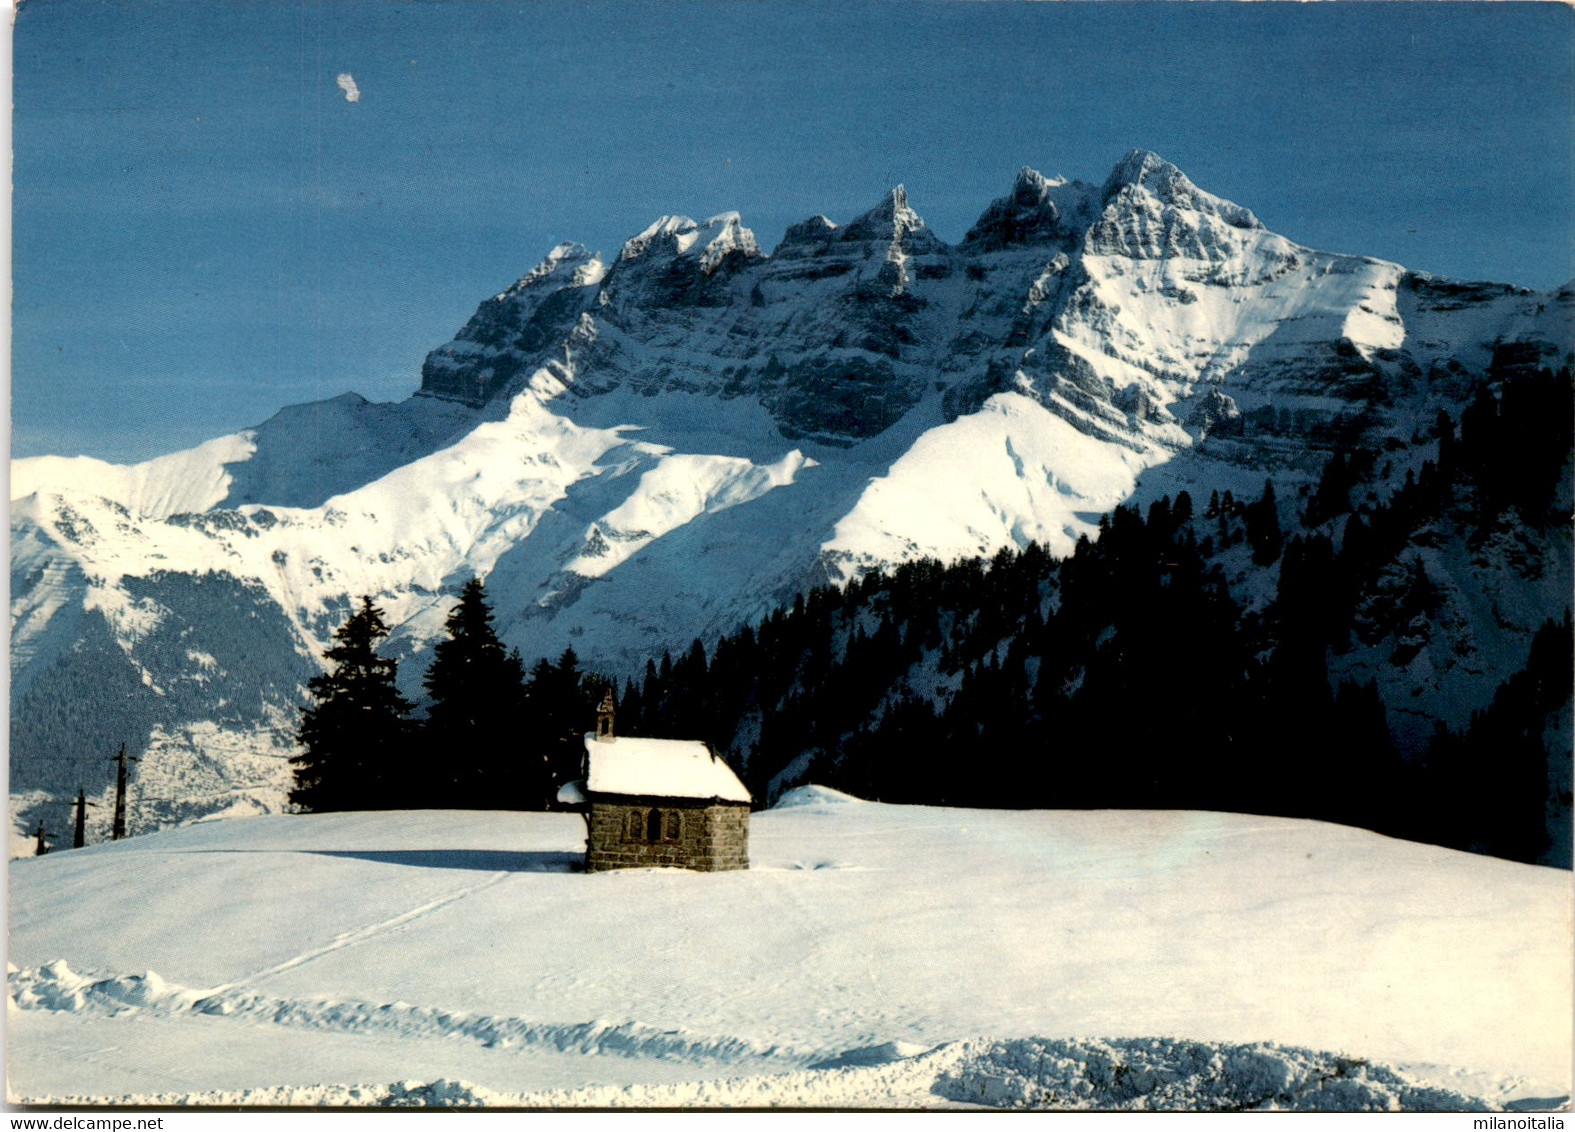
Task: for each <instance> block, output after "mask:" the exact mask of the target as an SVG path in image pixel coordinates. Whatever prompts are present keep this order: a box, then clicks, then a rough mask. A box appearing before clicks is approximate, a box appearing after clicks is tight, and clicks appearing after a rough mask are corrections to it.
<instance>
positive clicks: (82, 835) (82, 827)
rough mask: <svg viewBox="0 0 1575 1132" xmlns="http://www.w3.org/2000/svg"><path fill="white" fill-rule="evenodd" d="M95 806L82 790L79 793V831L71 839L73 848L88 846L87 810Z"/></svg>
mask: <svg viewBox="0 0 1575 1132" xmlns="http://www.w3.org/2000/svg"><path fill="white" fill-rule="evenodd" d="M95 804H96V803H93V802H89V801H88V800H87V795H86V794H85V793H83V792H82V791H81V790H80V789H79V790H78V791H77V830H76V836H74V837H73V838H72V839H71V848H73V849H80V848H82V846H84V845H86V844H87V808H88V807H89V806H92V805H95Z"/></svg>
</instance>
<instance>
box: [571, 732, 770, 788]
mask: <svg viewBox="0 0 1575 1132" xmlns="http://www.w3.org/2000/svg"><path fill="white" fill-rule="evenodd" d="M585 755H586V759H585V761H586V765H587V767H588V770H587V773H586V779H585V792H586V793H588V794H632V795H639V796H644V797H656V798H716V799H719V800H721V801H723V802H744V803H747V802H748V801H749V791H748V790H747V789H745V787H744V784H743V783H742V782H740V781H739V780H738V775H736V774H734V773H733V768H732V767H730V766H728V765H727V764H726V763H725V762H723V761H722V760H721V759H719V758H717V757H716V756H715V755H713V754H712V753H711V752H710V750H709V749H708V748H707V747H706V745H705V744H704V743H700V742H697V741H695V740H691V739H632V738H627V737H625V736H619V737H618V738H616V739H597V738H596V736H594V735H587V736H586V737H585Z"/></svg>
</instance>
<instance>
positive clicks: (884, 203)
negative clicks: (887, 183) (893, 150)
mask: <svg viewBox="0 0 1575 1132" xmlns="http://www.w3.org/2000/svg"><path fill="white" fill-rule="evenodd" d="M838 237H839V238H840V239H843V240H869V241H872V242H876V241H878V242H882V243H884V242H887V241H889V242H891V243H892V244H898V245H901V247H902V250H903V251H905V252H907V253H909V254H910V255H911V254H923V253H926V252H936V251H941V250H943V249H944V248H945V245H944V244H943V243H942V242H941V241H940V239H939V238H937V237H936V235H935V233H933V232H931V231H930V230H929V228H927V227H926V226H925V223H924V220H923V218H922V217H920V216H919V214H918V213H917V212H915V211H914V210H913V208H912V207H911V206H910V205H909V204H908V190H907V189H906V188H904V187H903V186H902V185H898V186H897V187H896V188H894V189H892V190H891V192H889V193H887V194H886V195H885V196H884V197H882V198H881V202H880V203H879V204H877V205H876V206H875V207H874V208H872V209H870V210H869V211H868V212H866V213H864V214H863V215H861V216H859V217H857V218H856V219H854V220H852V221H850V222H849V223H848V225H847V227H845V228H843V229H842V231H841V232H840V233H838Z"/></svg>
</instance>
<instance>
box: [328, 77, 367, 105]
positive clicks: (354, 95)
mask: <svg viewBox="0 0 1575 1132" xmlns="http://www.w3.org/2000/svg"><path fill="white" fill-rule="evenodd" d="M334 82H336V83H338V84H339V89H340V90H342V91H344V92H345V101H346V102H360V101H361V88H360V87H358V86H356V85H355V76H354V75H352V74H351V73H350V72H349V71H346V72H345V73H344V74H342V75H340V76H339V77H338V78H337V79H335V80H334Z"/></svg>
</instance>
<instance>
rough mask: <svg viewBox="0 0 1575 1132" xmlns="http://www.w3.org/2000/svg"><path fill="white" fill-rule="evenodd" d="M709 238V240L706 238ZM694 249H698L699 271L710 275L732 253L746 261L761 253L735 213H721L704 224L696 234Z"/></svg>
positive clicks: (751, 235) (753, 237)
mask: <svg viewBox="0 0 1575 1132" xmlns="http://www.w3.org/2000/svg"><path fill="white" fill-rule="evenodd" d="M707 237H709V238H707ZM693 246H695V247H699V248H700V270H702V271H704V272H706V273H707V274H710V273H711V272H712V271H714V270H716V268H717V267H718V266H719V265H720V264H721V263H722V261H723V260H724V259H725V258H726V257H727V256H728V255H729V254H730V253H732V252H738V253H739V254H740V255H742V256H743V257H745V258H747V259H753V258H755V257H756V256H759V255H760V254H762V253H761V251H760V245H759V244H758V243H756V242H755V234H754V233H753V232H751V231H750V230H749V229H748V228H745V227H744V224H743V221H742V219H741V218H740V217H739V215H738V213H736V212H723V213H720V214H719V215H717V216H713V217H711V219H709V220H707V221H706V222H705V225H704V227H702V228H701V229H700V230H699V231H698V232H697V233H696V240H695V244H694V245H693Z"/></svg>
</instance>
